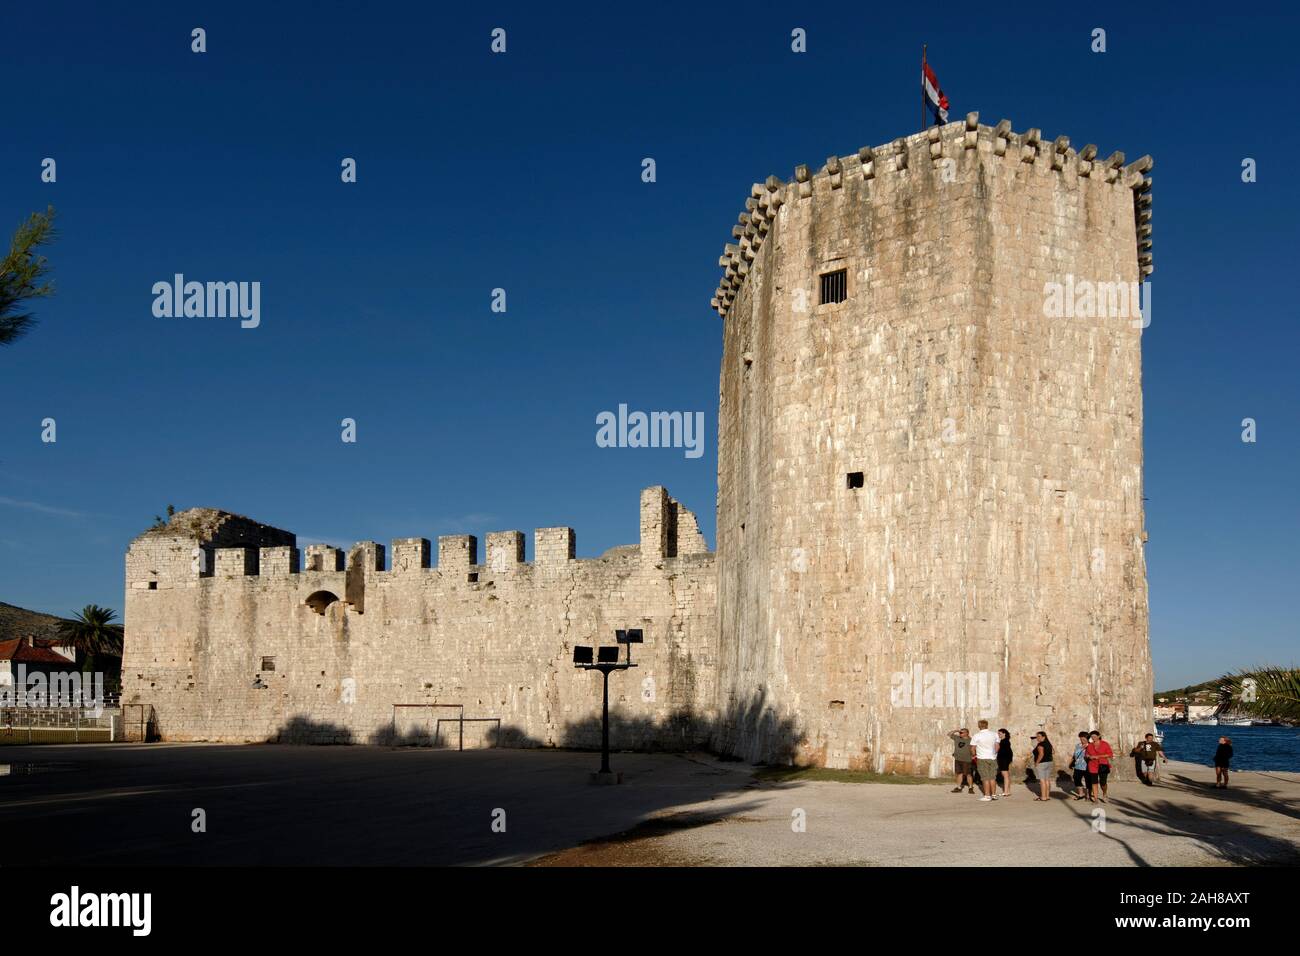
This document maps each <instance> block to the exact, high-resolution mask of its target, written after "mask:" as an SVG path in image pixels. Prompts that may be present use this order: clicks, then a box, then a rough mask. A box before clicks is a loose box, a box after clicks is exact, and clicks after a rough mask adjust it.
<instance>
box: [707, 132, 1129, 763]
mask: <svg viewBox="0 0 1300 956" xmlns="http://www.w3.org/2000/svg"><path fill="white" fill-rule="evenodd" d="M1095 155H1096V151H1095V148H1093V147H1085V149H1084V150H1082V151H1080V152H1079V153H1075V152H1074V151H1072V150H1070V149H1069V145H1068V141H1065V140H1064V139H1063V138H1062V139H1059V140H1057V141H1055V142H1054V143H1044V142H1043V141H1042V140H1041V139H1040V136H1039V133H1038V131H1037V130H1030V131H1028V132H1027V133H1024V134H1015V133H1012V132H1011V131H1010V124H1009V123H1006V122H1005V121H1004V122H1003V123H1002V124H999V126H998V127H997V128H990V127H981V126H978V124H977V122H976V121H975V118H974V117H973V116H972V117H968V118H967V122H966V123H954V124H950V125H948V126H945V127H941V128H935V129H932V130H930V131H928V132H927V133H925V134H919V135H917V136H913V137H909V138H907V139H905V140H898V141H896V142H895V143H893V144H890V145H889V146H886V147H881V148H876V149H870V148H864V149H863V150H861V151H859V153H858V155H857V156H854V157H848V158H841V157H831V158H830V159H829V160H828V161H827V164H826V166H825V167H823V168H822V170H821V171H820V172H818V173H817V174H815V175H813V174H810V172H809V170H808V169H807V168H806V167H800V168H799V169H797V170H796V172H795V179H794V182H791V183H788V184H787V183H782V182H781V181H780V180H778V179H776V178H775V177H771V178H769V179H768V180H767V182H766V183H765V184H755V186H754V188H753V189H752V190H751V195H750V198H749V200H747V202H746V212H745V213H743V214H742V215H741V217H740V221H739V223H738V224H737V226H736V227H735V228H734V229H733V236H734V237H735V238H736V240H737V242H736V243H735V244H729V245H728V246H727V248H726V250H724V255H723V258H722V260H721V262H720V264H721V265H722V266H723V267H724V269H725V273H724V277H723V282H722V284H721V285H720V286H719V290H718V293H717V295H716V296H715V299H714V302H715V306H716V307H717V308H718V310H719V312H720V313H722V314H723V315H724V317H725V326H724V333H723V335H724V357H723V365H722V374H721V388H720V413H719V422H720V426H719V431H720V435H719V464H718V468H719V476H718V483H719V502H718V555H719V567H718V575H719V621H720V625H719V629H720V634H719V661H720V665H721V667H722V673H721V674H720V675H719V702H718V707H719V710H720V711H722V712H724V713H741V714H744V715H745V717H746V719H743V720H738V721H734V722H732V723H729V724H726V725H724V726H723V727H722V728H721V731H720V734H719V736H718V738H717V744H718V745H719V746H720V747H722V748H723V749H727V750H731V751H733V752H736V753H738V754H741V755H743V756H746V757H748V758H750V759H768V760H780V761H784V760H796V761H807V762H812V763H818V764H825V765H829V766H838V767H866V768H871V769H876V770H886V771H888V770H906V771H912V772H922V773H937V772H940V771H941V770H945V769H946V767H947V766H948V765H949V762H950V758H949V756H948V755H949V754H950V752H951V748H950V745H949V744H948V742H947V741H946V739H945V738H944V733H945V732H946V731H947V730H949V729H951V728H952V727H954V726H959V725H964V724H970V725H972V726H973V725H974V722H975V720H977V719H978V717H979V716H981V713H980V711H984V710H987V711H988V713H985V714H983V715H984V716H988V717H989V718H990V720H992V721H993V722H994V725H995V726H1006V727H1008V728H1009V729H1011V730H1012V732H1013V735H1014V737H1015V739H1016V742H1017V744H1018V745H1019V746H1020V747H1021V748H1022V749H1023V748H1024V747H1025V741H1026V740H1027V737H1028V735H1029V733H1030V732H1031V731H1034V730H1037V729H1039V727H1046V728H1047V729H1048V730H1049V733H1052V734H1054V735H1058V736H1065V737H1068V736H1071V735H1072V734H1073V733H1074V732H1075V731H1077V730H1078V729H1080V728H1082V727H1084V726H1101V727H1102V728H1103V729H1106V730H1107V731H1108V732H1109V733H1112V734H1115V735H1116V736H1117V737H1120V736H1122V737H1123V739H1128V736H1129V735H1131V734H1132V733H1135V732H1137V731H1138V730H1139V729H1142V728H1145V726H1146V725H1147V724H1149V722H1150V707H1149V697H1150V666H1149V655H1148V650H1147V633H1146V584H1145V570H1144V566H1143V564H1142V558H1141V502H1140V497H1141V496H1140V476H1141V393H1140V337H1139V331H1138V330H1137V329H1136V328H1135V327H1134V325H1133V324H1131V323H1130V322H1129V321H1128V320H1127V319H1123V318H1116V319H1098V318H1095V317H1093V318H1084V319H1076V318H1071V319H1050V318H1047V317H1045V316H1044V314H1043V305H1044V282H1045V281H1060V282H1065V281H1066V278H1065V277H1066V275H1067V274H1070V273H1073V274H1074V275H1075V276H1089V277H1092V278H1093V279H1095V280H1116V279H1122V280H1125V281H1129V280H1137V279H1138V278H1139V277H1140V274H1143V273H1146V272H1149V271H1150V258H1149V253H1148V252H1147V250H1148V249H1149V234H1150V229H1149V215H1144V209H1145V207H1146V203H1145V202H1143V200H1142V197H1144V196H1145V197H1147V200H1146V201H1147V202H1149V191H1148V190H1149V185H1150V181H1149V180H1146V179H1145V178H1144V177H1143V176H1142V173H1144V172H1145V171H1146V170H1148V169H1149V168H1150V161H1149V160H1147V159H1145V158H1144V159H1143V160H1141V161H1139V162H1138V163H1135V164H1133V166H1131V167H1129V168H1128V169H1123V168H1122V166H1121V164H1122V162H1123V157H1122V156H1121V155H1119V154H1116V155H1115V156H1113V157H1112V158H1111V159H1110V160H1108V161H1106V162H1102V163H1098V162H1095ZM1139 243H1142V244H1143V245H1142V248H1139ZM839 270H844V272H845V281H846V284H847V296H846V298H845V299H844V301H843V302H838V303H834V302H831V303H823V302H822V301H821V289H820V287H819V286H820V277H821V276H822V275H825V274H828V273H832V272H836V271H839ZM1066 323H1072V324H1068V325H1067V324H1066ZM1066 473H1069V474H1071V475H1073V476H1074V477H1073V483H1072V484H1070V485H1069V486H1068V487H1066V486H1065V485H1063V484H1062V482H1061V480H1060V479H1061V477H1062V476H1063V475H1065V474H1066ZM859 476H860V477H859ZM859 481H860V483H861V484H860V486H858V487H855V483H856V482H859ZM1049 484H1051V485H1052V488H1051V490H1048V489H1047V486H1048V485H1049ZM1058 490H1059V491H1061V492H1063V494H1061V495H1058ZM1098 542H1105V543H1106V544H1103V545H1101V546H1103V547H1106V548H1107V553H1108V554H1109V555H1110V560H1108V561H1107V563H1106V565H1105V568H1106V570H1105V571H1104V572H1102V573H1099V572H1096V571H1094V570H1093V563H1092V562H1093V550H1094V549H1095V548H1096V547H1098V546H1099V545H1098ZM1112 549H1113V550H1112ZM903 674H907V675H916V676H915V682H913V680H911V679H909V680H908V681H907V684H908V688H907V689H908V690H909V691H911V690H912V689H913V684H915V689H916V690H918V691H922V690H926V689H928V690H929V691H931V693H930V694H929V695H928V696H927V695H926V694H923V693H917V694H916V695H915V696H916V699H915V700H907V701H904V702H902V703H900V702H899V700H898V697H897V691H898V687H899V683H900V682H899V677H898V675H903ZM935 675H937V681H938V682H939V683H938V686H936V685H935V683H934V681H935ZM950 675H955V676H956V677H957V680H958V681H959V682H962V686H963V687H965V688H966V690H969V688H970V685H969V684H967V683H965V680H966V677H967V675H981V676H982V677H983V679H984V680H985V682H986V683H985V687H986V688H987V691H986V696H987V695H989V694H991V695H992V700H991V701H989V704H990V706H988V707H983V706H980V705H979V704H980V702H979V701H977V700H976V699H975V695H973V694H967V693H966V690H959V689H958V688H956V687H954V686H953V684H954V681H953V676H950ZM945 684H946V686H945ZM935 691H937V694H936V693H934V692H935ZM967 698H969V699H967Z"/></svg>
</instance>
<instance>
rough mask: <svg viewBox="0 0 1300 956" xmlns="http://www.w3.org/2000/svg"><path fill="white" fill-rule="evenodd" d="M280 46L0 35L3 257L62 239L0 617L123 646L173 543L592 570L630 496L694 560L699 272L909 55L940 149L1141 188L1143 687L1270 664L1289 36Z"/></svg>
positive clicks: (522, 17)
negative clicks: (644, 420)
mask: <svg viewBox="0 0 1300 956" xmlns="http://www.w3.org/2000/svg"><path fill="white" fill-rule="evenodd" d="M299 6H300V7H301V9H299V10H296V11H292V12H289V11H283V10H280V9H277V8H275V7H274V6H273V5H271V4H265V3H258V4H252V3H227V2H222V3H208V4H185V3H132V4H122V5H113V6H112V7H111V8H110V7H109V6H108V5H103V4H90V3H78V4H70V3H61V2H57V0H54V2H50V3H45V4H23V5H17V4H9V5H6V8H5V10H4V12H3V13H2V14H0V76H2V77H3V80H4V89H5V90H6V102H7V106H8V108H7V109H6V120H5V131H4V134H3V137H2V138H0V185H2V186H3V188H2V189H0V226H2V227H3V231H4V232H5V234H6V236H7V234H8V233H9V232H11V231H12V229H13V228H14V227H15V226H16V225H17V224H18V222H19V221H20V219H21V218H22V217H24V216H25V215H26V214H27V213H29V212H31V211H32V210H34V209H41V208H44V207H45V205H46V204H48V203H53V204H55V206H56V207H57V208H58V211H59V217H60V218H59V225H60V228H61V230H62V236H61V238H60V239H59V241H58V242H57V244H56V245H54V246H53V247H52V248H51V249H50V252H49V254H50V258H51V259H52V261H53V263H54V266H55V274H56V280H57V284H58V295H57V296H56V297H54V298H52V299H49V300H47V301H45V302H43V303H41V304H40V307H39V316H40V325H39V326H38V327H37V329H36V330H35V331H34V332H33V333H32V334H31V335H29V336H28V337H27V338H26V339H24V340H22V341H21V342H20V343H18V344H16V345H14V346H11V347H9V348H6V349H4V350H3V351H0V600H4V601H8V602H10V603H14V604H19V605H22V606H26V607H31V608H36V609H39V610H44V611H49V612H53V613H59V614H66V613H69V612H71V611H73V610H74V609H76V608H79V607H81V606H82V605H83V604H86V603H88V602H96V603H99V604H105V605H108V606H111V607H114V608H119V609H120V608H121V606H122V587H123V581H122V555H123V552H124V550H125V548H126V545H127V543H128V541H129V540H130V539H131V537H133V536H134V535H135V534H137V533H138V532H139V531H141V530H143V528H145V527H146V526H147V525H148V524H149V523H150V521H151V519H152V517H153V516H154V515H155V514H157V513H159V512H160V511H162V510H163V508H164V507H165V506H166V505H167V504H168V503H169V502H170V503H174V504H175V505H176V506H177V507H178V508H186V507H192V506H197V505H206V506H215V507H221V508H225V509H228V510H232V511H236V512H240V513H244V514H248V515H250V516H252V517H254V518H257V519H258V520H261V521H265V522H267V523H270V524H274V525H277V526H279V527H283V528H287V529H289V530H292V531H295V532H297V533H298V534H299V542H300V544H305V543H308V541H309V540H311V539H325V540H330V541H332V542H335V543H339V544H347V543H349V542H351V541H355V540H360V539H375V540H379V541H382V542H387V541H388V540H389V539H390V538H392V537H401V536H411V535H422V536H425V537H434V536H436V535H438V534H450V533H457V532H468V533H475V534H479V535H480V536H482V535H483V534H485V533H486V532H487V531H490V530H500V529H508V528H521V529H524V530H525V531H530V532H531V529H533V528H534V527H538V526H545V525H555V524H566V525H571V526H573V527H574V528H575V529H576V530H577V540H578V552H579V555H580V556H590V555H595V554H599V553H600V552H601V551H603V550H604V549H606V548H608V547H611V546H613V545H616V544H622V543H628V542H632V541H635V540H636V537H637V494H638V490H639V489H640V488H641V487H643V486H645V485H649V484H656V483H658V484H665V485H667V486H668V488H669V490H670V491H671V492H672V493H673V494H674V496H675V497H677V498H678V499H679V500H681V501H682V502H684V503H685V504H686V505H687V506H688V507H690V508H692V509H693V510H695V511H696V512H697V514H698V515H699V516H700V519H701V522H702V524H703V526H704V528H705V531H706V534H707V536H708V538H709V540H710V542H712V541H713V540H714V534H713V526H714V502H715V494H716V441H715V436H716V427H717V412H716V404H717V373H718V362H719V357H720V348H721V330H720V325H719V320H718V318H717V316H716V315H715V314H714V313H713V312H711V311H710V310H709V307H708V300H709V297H710V295H711V294H712V291H713V289H714V287H715V285H716V282H717V275H718V270H717V267H716V262H717V257H718V254H719V252H720V250H721V246H722V244H723V242H725V241H727V239H728V230H729V228H730V225H731V224H732V223H733V222H734V221H735V216H736V213H737V212H738V211H739V209H740V208H741V204H742V201H743V199H744V197H745V195H746V194H747V191H748V187H749V185H750V183H751V182H753V181H756V180H759V179H761V178H762V177H764V176H767V175H768V174H770V173H776V174H777V175H780V176H782V177H783V178H787V177H789V176H790V175H791V170H792V169H793V168H794V166H795V165H796V164H798V163H808V164H810V165H814V166H815V165H819V164H820V163H821V162H822V161H824V159H825V157H826V156H828V155H830V154H831V153H838V154H841V155H843V154H847V153H850V152H852V151H854V150H856V149H857V148H858V147H859V146H862V145H877V144H880V143H883V142H886V141H888V140H891V139H893V138H894V137H896V136H898V135H900V134H905V133H909V132H912V131H914V130H915V128H916V126H917V123H918V117H917V113H918V103H917V99H918V95H917V82H918V59H919V54H920V46H921V43H922V42H923V41H924V42H927V43H928V44H929V48H930V59H931V63H932V64H933V66H934V67H935V69H936V72H937V73H938V76H939V79H940V82H941V83H942V85H943V87H944V89H945V90H946V92H947V93H948V95H949V98H950V100H951V102H952V109H953V113H954V116H956V115H962V114H964V113H965V112H966V111H968V110H972V109H974V110H978V111H979V112H980V115H981V119H982V120H983V121H985V122H993V123H995V122H997V120H998V119H1000V118H1002V117H1004V116H1005V117H1008V118H1009V119H1011V120H1012V121H1013V124H1014V128H1015V129H1017V130H1023V129H1026V128H1028V127H1030V126H1038V127H1041V128H1042V129H1043V132H1044V134H1045V135H1047V136H1049V137H1054V136H1056V135H1058V134H1061V133H1064V134H1066V135H1068V136H1070V137H1071V139H1072V141H1073V142H1074V143H1075V144H1076V145H1082V144H1083V143H1086V142H1095V143H1097V144H1098V146H1099V147H1100V148H1101V150H1102V153H1103V155H1104V154H1106V153H1108V152H1109V151H1111V150H1113V149H1121V150H1124V151H1125V152H1126V153H1127V154H1128V155H1129V156H1130V158H1133V157H1137V156H1139V155H1141V154H1143V153H1151V154H1152V155H1153V156H1155V158H1156V168H1155V171H1154V177H1155V182H1156V186H1155V201H1154V208H1155V220H1154V221H1155V227H1156V228H1155V253H1156V273H1155V276H1154V293H1155V295H1154V298H1155V309H1154V321H1153V325H1152V327H1151V328H1150V329H1148V330H1147V332H1146V333H1145V338H1144V341H1143V351H1144V386H1145V400H1146V456H1147V458H1146V460H1147V485H1146V493H1147V495H1148V497H1149V499H1150V500H1149V501H1148V504H1147V507H1148V511H1147V524H1148V529H1149V531H1150V535H1151V540H1150V543H1149V545H1148V550H1147V558H1148V564H1149V570H1150V591H1151V609H1152V615H1151V636H1152V646H1153V652H1154V657H1155V662H1156V682H1157V685H1158V686H1159V687H1168V686H1173V685H1180V684H1182V683H1186V682H1192V681H1199V680H1202V679H1206V678H1208V677H1211V676H1214V675H1215V674H1217V673H1219V672H1221V671H1223V670H1224V669H1227V668H1232V667H1237V666H1246V665H1251V664H1257V663H1262V662H1281V663H1290V662H1294V661H1295V659H1296V657H1297V655H1296V653H1295V649H1296V646H1297V643H1298V642H1297V623H1296V621H1297V614H1296V592H1297V584H1298V583H1300V582H1298V581H1297V560H1296V552H1297V547H1298V544H1300V520H1297V519H1298V516H1300V508H1298V507H1297V502H1296V487H1297V476H1298V475H1300V441H1297V437H1298V436H1297V410H1298V402H1297V396H1298V389H1297V375H1296V365H1297V354H1298V350H1297V346H1298V345H1300V334H1298V333H1297V324H1296V320H1297V300H1296V296H1295V294H1294V288H1295V286H1294V274H1295V269H1296V259H1297V247H1298V244H1297V229H1298V228H1300V226H1298V224H1300V196H1297V186H1296V174H1295V165H1294V164H1295V157H1296V156H1297V155H1300V149H1297V147H1298V146H1300V144H1297V142H1296V140H1297V132H1296V131H1297V126H1296V123H1295V122H1294V119H1293V117H1292V115H1291V114H1292V112H1293V111H1294V108H1295V104H1296V101H1297V98H1296V95H1295V94H1296V86H1297V84H1296V68H1295V66H1294V47H1295V37H1296V27H1297V19H1296V16H1295V15H1293V14H1285V13H1279V12H1270V11H1269V8H1265V7H1261V6H1259V5H1251V7H1250V9H1249V12H1244V11H1243V10H1241V9H1238V8H1226V7H1225V8H1219V9H1221V10H1222V11H1223V12H1220V13H1209V12H1203V11H1197V10H1196V9H1195V7H1193V6H1189V5H1186V4H1177V5H1169V6H1158V5H1150V6H1148V5H1143V6H1142V7H1141V8H1131V7H1124V8H1119V7H1116V8H1114V9H1113V10H1106V9H1103V8H1098V9H1094V10H1091V11H1089V12H1086V13H1081V12H1079V11H1078V10H1077V9H1076V8H1072V7H1068V6H1061V7H1057V6H1052V7H1051V8H1042V9H1038V10H1030V9H1029V8H1026V7H1024V6H1023V5H1015V6H1014V12H1007V13H1005V14H1002V13H999V12H996V10H995V8H991V7H989V6H988V5H984V6H981V7H978V8H971V7H969V6H968V5H960V6H954V7H953V8H951V9H946V10H945V9H942V8H938V7H936V6H935V5H933V4H930V5H924V6H922V7H917V8H915V10H914V11H911V10H908V11H904V10H901V9H899V8H897V7H890V6H889V5H886V6H881V5H878V4H872V5H860V6H859V7H857V8H854V7H853V6H852V5H849V6H847V7H846V6H844V5H838V6H836V7H834V8H826V9H828V10H829V9H833V11H834V12H833V13H828V12H816V13H814V12H807V13H804V12H794V11H795V10H796V9H797V7H796V8H792V7H791V6H790V5H789V4H782V5H773V6H770V7H764V6H762V5H759V4H748V5H744V6H741V7H736V6H734V5H732V6H727V5H720V6H716V7H711V6H709V5H707V4H689V5H686V4H683V5H673V4H666V3H656V4H641V5H636V6H635V7H633V8H632V10H631V12H620V11H617V10H615V9H614V8H612V7H609V6H604V5H592V6H588V7H575V6H567V7H564V8H561V7H559V6H557V5H550V4H548V5H541V4H528V5H518V6H507V5H497V6H495V7H494V8H493V10H492V11H491V12H490V13H480V12H473V13H465V12H463V10H462V11H460V12H457V11H456V8H455V7H450V8H444V7H440V6H438V5H435V4H428V3H420V4H414V3H412V4H401V5H398V4H391V5H390V4H370V5H365V4H355V3H348V4H342V3H339V4H331V3H315V4H311V5H310V8H309V7H308V5H306V4H301V5H299ZM1273 9H1274V10H1280V9H1281V8H1273ZM444 11H446V12H444ZM196 26H201V27H204V28H205V29H206V30H207V42H208V52H207V53H206V54H203V55H197V54H194V53H191V52H190V31H191V29H192V28H194V27H196ZM497 26H500V27H504V28H505V29H506V30H507V37H508V47H507V49H508V52H507V53H506V54H505V55H503V56H494V55H491V54H490V52H489V50H488V45H489V33H490V31H491V30H492V28H493V27H497ZM795 27H803V28H805V29H806V30H807V34H808V52H807V53H806V54H802V55H798V54H794V53H792V52H791V50H790V31H791V30H792V29H793V28H795ZM1095 27H1102V28H1104V29H1105V30H1106V31H1107V52H1105V53H1104V54H1096V53H1093V52H1091V50H1090V45H1091V32H1092V30H1093V28H1095ZM47 156H48V157H53V158H55V159H56V160H57V162H58V181H57V183H55V184H45V183H42V182H41V181H40V163H41V160H42V159H43V158H44V157H47ZM348 156H350V157H355V158H356V160H357V162H358V179H359V181H358V182H357V183H356V184H354V185H344V184H342V183H341V182H340V178H339V173H340V165H339V164H340V161H341V160H342V158H343V157H348ZM647 156H649V157H653V158H654V159H655V160H656V163H657V174H658V181H657V182H656V183H654V184H645V183H643V182H642V181H641V178H640V173H641V160H642V159H643V157H647ZM1244 157H1252V158H1254V159H1255V160H1257V163H1258V170H1259V172H1258V178H1259V181H1258V182H1256V183H1254V184H1250V185H1247V184H1243V183H1242V181H1241V162H1242V159H1243V158H1244ZM175 272H183V273H185V274H186V275H187V276H189V277H191V278H197V279H221V280H226V279H229V280H248V281H252V280H257V281H260V282H261V283H262V324H261V327H260V328H258V329H255V330H243V329H240V328H239V327H238V324H237V323H236V322H234V321H231V320H203V319H158V318H155V317H154V316H153V315H152V312H151V306H152V301H153V297H152V294H151V292H150V289H151V287H152V285H153V283H155V282H157V281H160V280H170V278H171V276H172V274H173V273H175ZM497 287H502V288H505V289H506V291H507V297H508V298H507V304H508V311H507V313H506V314H505V315H500V314H494V313H492V312H491V311H490V310H489V301H490V294H491V290H492V289H493V288H497ZM619 403H626V404H628V405H629V406H630V407H631V408H633V409H664V410H682V411H702V412H704V414H705V422H706V435H707V443H706V446H705V454H704V455H703V457H701V458H697V459H688V458H686V457H685V456H684V455H683V453H682V451H681V450H672V449H601V448H597V447H596V444H595V441H594V436H595V416H596V415H597V413H599V412H600V411H602V410H607V409H608V410H612V409H616V408H617V406H618V405H619ZM46 417H50V418H54V419H56V421H57V423H58V441H57V443H56V444H52V445H51V444H43V443H42V442H41V441H40V422H41V420H42V419H44V418H46ZM344 417H352V418H355V419H356V420H357V423H358V442H357V443H356V444H355V445H347V444H344V443H343V442H341V441H340V440H339V432H340V427H339V422H340V420H341V419H342V418H344ZM1245 417H1252V418H1254V419H1256V421H1257V422H1258V430H1259V440H1258V442H1257V443H1255V444H1243V443H1242V441H1241V440H1240V432H1241V424H1240V423H1241V420H1242V419H1243V418H1245ZM529 548H530V556H531V540H530V543H529Z"/></svg>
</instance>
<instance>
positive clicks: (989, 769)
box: [970, 720, 998, 803]
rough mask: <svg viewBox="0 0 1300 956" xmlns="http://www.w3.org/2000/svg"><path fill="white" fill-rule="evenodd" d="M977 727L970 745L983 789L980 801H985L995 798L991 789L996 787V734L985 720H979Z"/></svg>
mask: <svg viewBox="0 0 1300 956" xmlns="http://www.w3.org/2000/svg"><path fill="white" fill-rule="evenodd" d="M979 728H980V729H979V730H978V731H977V732H976V733H975V736H973V737H971V739H970V745H971V747H973V748H974V750H975V765H976V766H977V767H978V768H979V772H980V786H981V787H982V788H983V790H984V796H982V797H980V801H981V802H983V803H987V802H989V801H992V800H996V799H997V797H996V796H995V795H994V793H993V791H994V790H995V789H996V788H997V781H998V735H997V733H996V732H995V731H992V730H989V722H988V721H987V720H981V721H980V722H979Z"/></svg>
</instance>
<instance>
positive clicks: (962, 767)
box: [957, 760, 970, 774]
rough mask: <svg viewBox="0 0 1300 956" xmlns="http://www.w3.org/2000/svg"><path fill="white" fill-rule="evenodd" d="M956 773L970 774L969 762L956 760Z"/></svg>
mask: <svg viewBox="0 0 1300 956" xmlns="http://www.w3.org/2000/svg"><path fill="white" fill-rule="evenodd" d="M957 772H958V773H966V774H968V773H970V761H969V760H958V761H957Z"/></svg>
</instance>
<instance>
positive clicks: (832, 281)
mask: <svg viewBox="0 0 1300 956" xmlns="http://www.w3.org/2000/svg"><path fill="white" fill-rule="evenodd" d="M848 297H849V271H848V270H847V269H837V270H836V271H835V272H827V273H825V274H824V275H823V276H822V305H829V304H831V303H833V302H843V301H844V300H845V299H847V298H848Z"/></svg>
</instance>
